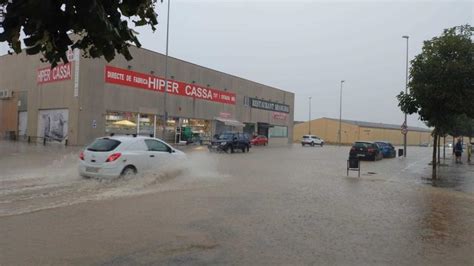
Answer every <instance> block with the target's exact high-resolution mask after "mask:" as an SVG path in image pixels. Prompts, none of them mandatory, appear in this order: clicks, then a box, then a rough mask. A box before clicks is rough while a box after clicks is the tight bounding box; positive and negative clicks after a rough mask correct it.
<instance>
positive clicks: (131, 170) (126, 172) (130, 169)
mask: <svg viewBox="0 0 474 266" xmlns="http://www.w3.org/2000/svg"><path fill="white" fill-rule="evenodd" d="M136 174H137V169H136V168H135V167H134V166H132V165H129V166H127V167H125V168H124V169H123V170H122V173H121V174H120V176H121V177H130V176H134V175H136Z"/></svg>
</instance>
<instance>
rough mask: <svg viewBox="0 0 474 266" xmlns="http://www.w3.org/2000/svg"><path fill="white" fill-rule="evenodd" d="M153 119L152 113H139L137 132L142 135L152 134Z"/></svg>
mask: <svg viewBox="0 0 474 266" xmlns="http://www.w3.org/2000/svg"><path fill="white" fill-rule="evenodd" d="M154 120H155V116H154V115H148V114H140V121H139V123H140V127H139V132H138V134H139V135H142V136H151V135H153V127H154V122H155V121H154Z"/></svg>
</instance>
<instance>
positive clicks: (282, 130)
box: [268, 126, 288, 138]
mask: <svg viewBox="0 0 474 266" xmlns="http://www.w3.org/2000/svg"><path fill="white" fill-rule="evenodd" d="M268 135H269V137H270V138H287V137H288V127H284V126H273V127H271V128H269V130H268Z"/></svg>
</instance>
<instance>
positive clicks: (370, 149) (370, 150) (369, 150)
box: [367, 148, 375, 152]
mask: <svg viewBox="0 0 474 266" xmlns="http://www.w3.org/2000/svg"><path fill="white" fill-rule="evenodd" d="M367 151H368V152H374V151H375V150H374V149H372V148H368V149H367Z"/></svg>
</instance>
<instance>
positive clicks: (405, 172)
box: [0, 143, 474, 265]
mask: <svg viewBox="0 0 474 266" xmlns="http://www.w3.org/2000/svg"><path fill="white" fill-rule="evenodd" d="M0 146H1V147H2V151H7V152H5V153H3V152H2V154H0V169H2V170H1V173H0V182H1V186H0V235H1V236H2V237H1V238H0V250H1V251H2V252H0V264H1V265H4V264H5V265H10V264H18V265H25V264H61V265H63V264H69V265H71V264H72V265H75V264H81V265H83V264H93V265H117V264H118V265H133V264H134V265H137V264H138V265H141V264H171V265H183V264H184V265H208V264H219V265H222V264H239V265H241V264H244V265H274V264H277V265H308V264H325V265H327V264H337V265H349V264H350V265H354V264H355V265H380V264H396V265H413V264H429V265H447V264H448V265H473V264H474V253H473V252H472V250H474V234H472V232H473V231H474V189H473V185H472V184H473V182H474V181H473V179H474V175H473V174H472V173H473V172H472V171H473V168H474V166H472V165H467V164H464V165H451V164H450V165H449V166H445V167H444V168H442V169H441V170H440V171H441V172H442V176H443V178H442V180H441V181H439V182H436V183H431V182H429V181H427V178H428V177H429V176H430V175H431V172H430V171H431V170H430V166H429V165H428V162H429V160H430V152H431V150H430V149H429V148H411V149H410V153H409V155H410V156H409V157H408V158H407V159H398V158H394V159H384V160H382V161H378V162H363V163H362V166H361V169H362V170H361V177H360V178H357V177H356V176H357V173H356V172H351V173H350V177H346V161H345V160H346V158H347V154H348V150H349V148H348V147H332V146H325V147H322V148H321V147H305V148H302V147H301V146H299V145H292V146H288V147H278V148H272V147H265V148H253V149H252V150H251V152H250V153H248V154H241V153H236V154H209V153H208V152H207V151H205V150H196V149H189V151H188V156H189V161H190V162H189V164H190V168H189V169H190V170H189V171H185V170H183V171H178V172H167V173H155V174H147V175H142V176H138V177H136V178H132V179H127V180H123V179H121V180H96V179H83V178H80V177H79V176H78V175H77V171H76V167H77V154H78V153H79V149H77V148H67V149H65V148H63V147H50V148H49V149H45V148H44V147H41V146H40V147H37V146H33V145H31V146H28V145H24V144H12V143H0ZM443 182H444V183H443Z"/></svg>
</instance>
